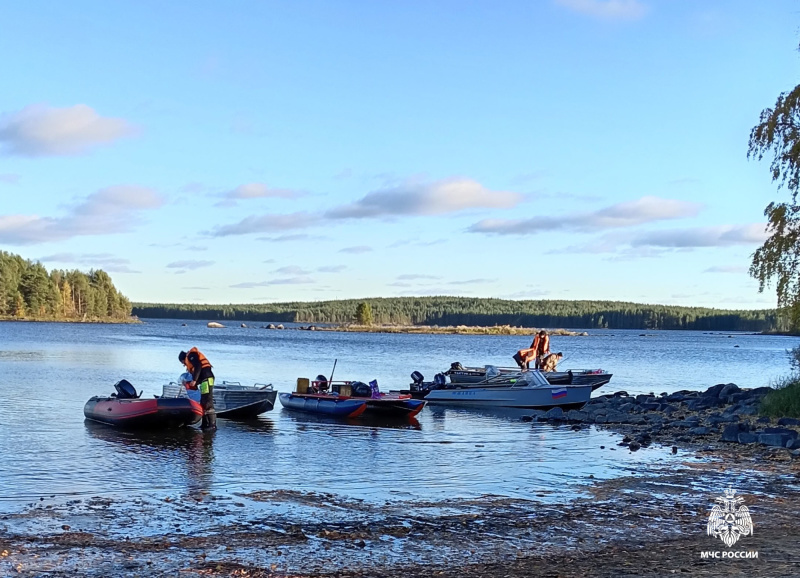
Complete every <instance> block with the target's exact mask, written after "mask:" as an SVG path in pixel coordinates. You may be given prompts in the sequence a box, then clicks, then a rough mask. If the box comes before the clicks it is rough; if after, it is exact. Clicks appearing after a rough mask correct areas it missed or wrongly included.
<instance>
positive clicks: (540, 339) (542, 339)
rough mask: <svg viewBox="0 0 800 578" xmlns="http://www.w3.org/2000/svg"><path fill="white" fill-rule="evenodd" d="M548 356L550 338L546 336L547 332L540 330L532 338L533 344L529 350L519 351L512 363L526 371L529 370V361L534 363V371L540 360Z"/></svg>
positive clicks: (537, 367)
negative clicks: (514, 362)
mask: <svg viewBox="0 0 800 578" xmlns="http://www.w3.org/2000/svg"><path fill="white" fill-rule="evenodd" d="M549 354H550V336H549V335H547V331H545V330H544V329H542V330H541V331H540V332H539V333H537V334H536V336H535V337H534V338H533V343H531V346H530V348H529V349H520V350H519V351H517V352H516V353H515V354H514V361H516V362H517V365H519V367H520V369H528V368H530V364H531V361H532V360H533V361H535V366H534V367H536V369H539V365H540V364H541V362H542V360H543V359H544V357H545V356H546V355H549Z"/></svg>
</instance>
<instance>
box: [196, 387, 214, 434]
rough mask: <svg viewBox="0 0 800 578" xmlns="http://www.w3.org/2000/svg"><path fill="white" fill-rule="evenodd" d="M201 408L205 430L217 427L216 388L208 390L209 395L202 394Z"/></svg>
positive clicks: (202, 425)
mask: <svg viewBox="0 0 800 578" xmlns="http://www.w3.org/2000/svg"><path fill="white" fill-rule="evenodd" d="M200 406H201V407H202V408H203V422H202V424H201V426H200V427H202V428H203V429H207V428H215V427H217V412H216V411H214V387H213V386H212V387H209V388H208V393H203V394H200Z"/></svg>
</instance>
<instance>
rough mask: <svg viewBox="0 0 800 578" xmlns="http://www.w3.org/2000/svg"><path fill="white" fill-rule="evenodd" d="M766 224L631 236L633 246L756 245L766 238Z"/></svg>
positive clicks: (652, 232) (678, 230) (702, 228)
mask: <svg viewBox="0 0 800 578" xmlns="http://www.w3.org/2000/svg"><path fill="white" fill-rule="evenodd" d="M765 228H766V225H764V224H762V223H753V224H749V225H720V226H715V227H694V228H687V229H667V230H663V231H650V232H648V233H642V234H641V235H638V236H636V237H634V238H633V240H632V241H631V245H632V246H634V247H641V246H649V247H670V248H694V247H731V246H734V245H758V244H760V243H763V242H764V241H766V240H767V237H768V236H769V235H768V233H766V232H765Z"/></svg>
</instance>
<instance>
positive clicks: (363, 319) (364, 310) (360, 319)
mask: <svg viewBox="0 0 800 578" xmlns="http://www.w3.org/2000/svg"><path fill="white" fill-rule="evenodd" d="M356 322H357V323H358V324H359V325H372V307H370V306H369V303H367V302H366V301H363V302H361V303H359V304H358V307H356Z"/></svg>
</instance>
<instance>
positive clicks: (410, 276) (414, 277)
mask: <svg viewBox="0 0 800 578" xmlns="http://www.w3.org/2000/svg"><path fill="white" fill-rule="evenodd" d="M419 279H441V277H440V276H438V275H421V274H417V273H406V274H404V275H398V276H397V280H398V281H416V280H419Z"/></svg>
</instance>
